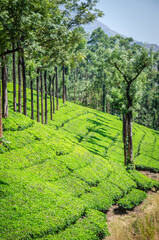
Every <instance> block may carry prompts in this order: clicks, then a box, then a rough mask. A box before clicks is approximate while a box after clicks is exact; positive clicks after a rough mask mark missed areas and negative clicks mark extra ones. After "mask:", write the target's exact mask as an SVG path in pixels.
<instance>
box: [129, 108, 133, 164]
mask: <svg viewBox="0 0 159 240" xmlns="http://www.w3.org/2000/svg"><path fill="white" fill-rule="evenodd" d="M128 159H129V162H130V164H131V165H133V143H132V111H129V112H128Z"/></svg>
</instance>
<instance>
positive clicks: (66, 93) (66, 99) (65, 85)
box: [65, 85, 67, 101]
mask: <svg viewBox="0 0 159 240" xmlns="http://www.w3.org/2000/svg"><path fill="white" fill-rule="evenodd" d="M65 101H67V87H66V85H65Z"/></svg>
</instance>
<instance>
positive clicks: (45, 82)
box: [44, 70, 47, 124]
mask: <svg viewBox="0 0 159 240" xmlns="http://www.w3.org/2000/svg"><path fill="white" fill-rule="evenodd" d="M46 74H47V72H46V70H45V71H44V84H45V124H47V81H46Z"/></svg>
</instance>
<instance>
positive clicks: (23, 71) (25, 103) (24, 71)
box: [22, 52, 27, 116]
mask: <svg viewBox="0 0 159 240" xmlns="http://www.w3.org/2000/svg"><path fill="white" fill-rule="evenodd" d="M22 74H23V114H24V115H25V116H27V98H26V69H25V60H24V52H23V55H22Z"/></svg>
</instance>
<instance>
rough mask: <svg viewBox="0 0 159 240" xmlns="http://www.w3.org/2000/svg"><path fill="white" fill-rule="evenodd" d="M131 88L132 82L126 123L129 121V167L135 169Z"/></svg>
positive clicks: (128, 97) (128, 91) (128, 94)
mask: <svg viewBox="0 0 159 240" xmlns="http://www.w3.org/2000/svg"><path fill="white" fill-rule="evenodd" d="M130 87H131V82H128V85H127V92H126V94H127V101H128V107H127V113H126V121H127V134H126V135H127V165H130V167H131V168H134V163H133V144H132V98H131V96H130Z"/></svg>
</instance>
